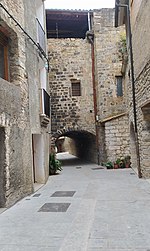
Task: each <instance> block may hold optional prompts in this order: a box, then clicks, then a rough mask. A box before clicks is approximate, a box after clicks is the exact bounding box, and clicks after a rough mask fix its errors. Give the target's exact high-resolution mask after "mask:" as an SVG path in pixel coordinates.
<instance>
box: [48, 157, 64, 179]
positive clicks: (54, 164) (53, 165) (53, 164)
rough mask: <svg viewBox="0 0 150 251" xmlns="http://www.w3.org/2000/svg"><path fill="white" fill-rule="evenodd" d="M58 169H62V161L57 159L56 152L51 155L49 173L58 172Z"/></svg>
mask: <svg viewBox="0 0 150 251" xmlns="http://www.w3.org/2000/svg"><path fill="white" fill-rule="evenodd" d="M57 171H62V167H61V162H60V161H59V160H57V159H56V156H55V154H54V153H51V154H50V155H49V174H50V175H52V174H56V172H57Z"/></svg>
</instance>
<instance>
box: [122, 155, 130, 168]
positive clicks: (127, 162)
mask: <svg viewBox="0 0 150 251" xmlns="http://www.w3.org/2000/svg"><path fill="white" fill-rule="evenodd" d="M124 165H125V167H126V168H129V167H130V166H131V157H130V156H129V155H127V156H125V157H124Z"/></svg>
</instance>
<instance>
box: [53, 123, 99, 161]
mask: <svg viewBox="0 0 150 251" xmlns="http://www.w3.org/2000/svg"><path fill="white" fill-rule="evenodd" d="M52 138H53V142H55V146H57V148H58V151H60V152H61V151H62V150H64V151H65V150H67V151H69V152H70V153H71V154H73V155H75V156H77V157H79V158H81V159H84V160H85V161H91V162H95V163H96V162H97V151H96V136H95V135H94V134H92V133H90V132H88V131H85V130H81V129H80V128H67V129H63V130H62V131H57V133H56V134H54V135H53V137H52ZM65 143H66V145H65ZM59 144H61V147H60V146H59Z"/></svg>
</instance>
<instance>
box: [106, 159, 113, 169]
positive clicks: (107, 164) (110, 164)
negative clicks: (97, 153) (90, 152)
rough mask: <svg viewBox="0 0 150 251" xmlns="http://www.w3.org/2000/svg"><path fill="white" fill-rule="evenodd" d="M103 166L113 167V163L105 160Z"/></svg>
mask: <svg viewBox="0 0 150 251" xmlns="http://www.w3.org/2000/svg"><path fill="white" fill-rule="evenodd" d="M105 166H106V167H107V169H113V163H112V162H111V161H108V162H106V163H105Z"/></svg>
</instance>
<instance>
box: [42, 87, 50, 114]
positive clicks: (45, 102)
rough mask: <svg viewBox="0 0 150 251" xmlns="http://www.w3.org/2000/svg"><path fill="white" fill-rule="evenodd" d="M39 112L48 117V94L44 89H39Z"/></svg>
mask: <svg viewBox="0 0 150 251" xmlns="http://www.w3.org/2000/svg"><path fill="white" fill-rule="evenodd" d="M41 112H42V114H45V115H46V116H47V117H50V96H49V94H48V93H47V92H46V91H45V90H44V89H41Z"/></svg>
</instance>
